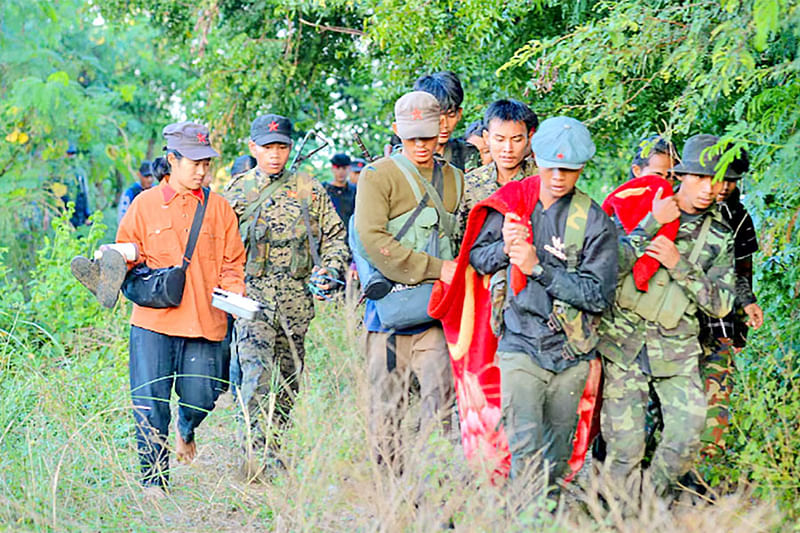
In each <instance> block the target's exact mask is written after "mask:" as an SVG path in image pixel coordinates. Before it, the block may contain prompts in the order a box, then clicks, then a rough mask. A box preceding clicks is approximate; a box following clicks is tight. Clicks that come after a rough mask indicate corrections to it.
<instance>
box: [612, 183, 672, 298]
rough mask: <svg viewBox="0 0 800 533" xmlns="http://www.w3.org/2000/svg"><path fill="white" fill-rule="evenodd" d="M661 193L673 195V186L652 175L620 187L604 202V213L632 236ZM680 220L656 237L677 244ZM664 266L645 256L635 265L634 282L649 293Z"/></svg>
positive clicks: (670, 224)
mask: <svg viewBox="0 0 800 533" xmlns="http://www.w3.org/2000/svg"><path fill="white" fill-rule="evenodd" d="M658 190H661V191H662V193H661V196H662V197H663V198H667V197H669V196H672V194H673V193H672V185H670V183H669V182H668V181H667V180H665V179H664V178H662V177H661V176H656V175H649V176H641V177H638V178H633V179H632V180H630V181H627V182H625V183H623V184H622V185H620V186H619V187H617V188H616V190H615V191H614V192H612V193H611V194H609V195H608V197H607V198H606V199H605V201H604V202H603V211H605V212H606V213H608V215H609V216H610V215H617V218H618V219H619V221H620V222H621V223H622V227H623V228H625V232H626V233H630V232H631V231H633V230H634V228H636V226H637V225H638V224H639V222H641V220H642V219H643V218H644V217H645V216H646V215H647V213H649V212H650V211H651V210H652V208H653V197H654V196H655V195H656V191H658ZM680 225H681V222H680V220H675V221H673V222H670V223H669V224H666V225H664V226H662V227H661V229H660V230H658V233H657V234H656V235H663V236H665V237H667V238H668V239H669V240H671V241H674V240H675V236H676V235H678V227H679V226H680ZM660 266H661V263H659V262H658V260H657V259H655V258H653V257H650V256H649V255H643V256H642V257H640V258H639V259H637V260H636V263H635V264H634V265H633V281H634V283H635V284H636V288H637V289H639V290H640V291H647V287H648V283H649V281H650V278H652V277H653V275H654V274H655V273H656V271H657V270H658V268H659V267H660Z"/></svg>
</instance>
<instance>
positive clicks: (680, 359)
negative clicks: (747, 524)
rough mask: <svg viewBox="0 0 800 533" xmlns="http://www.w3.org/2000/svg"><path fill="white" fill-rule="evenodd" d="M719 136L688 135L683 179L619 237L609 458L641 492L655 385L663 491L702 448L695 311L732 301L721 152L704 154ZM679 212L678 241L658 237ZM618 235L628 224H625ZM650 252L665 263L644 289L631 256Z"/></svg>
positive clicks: (606, 350)
mask: <svg viewBox="0 0 800 533" xmlns="http://www.w3.org/2000/svg"><path fill="white" fill-rule="evenodd" d="M717 140H718V139H717V137H714V136H711V135H697V136H694V137H692V138H690V139H689V140H688V141H687V142H686V146H685V147H684V151H683V160H682V163H681V164H679V165H678V166H676V167H675V168H674V169H673V171H674V173H675V174H676V175H677V177H678V179H679V180H680V181H681V186H680V189H679V191H678V192H677V193H676V194H675V196H672V197H669V198H661V195H660V194H658V193H657V194H656V196H655V198H654V200H653V208H652V212H651V213H650V214H648V215H647V216H646V217H645V218H644V219H642V221H641V222H640V223H639V225H638V226H637V227H636V228H635V229H634V230H633V231H632V232H631V233H630V234H629V235H627V236H624V237H622V238H621V239H620V272H621V276H620V281H619V283H618V287H617V295H616V300H615V303H614V305H613V306H612V307H611V309H610V310H609V312H608V313H606V315H604V317H603V322H602V324H601V340H600V342H599V344H598V347H597V349H598V351H599V352H600V353H601V354H602V355H603V366H604V371H605V384H604V388H603V408H602V417H601V421H602V422H601V423H602V431H603V436H604V437H605V439H606V441H607V452H608V455H607V458H606V463H605V464H606V467H607V468H608V470H609V472H610V473H611V474H612V475H613V476H615V477H619V478H621V479H622V480H625V481H626V482H628V483H629V485H628V487H627V488H628V490H627V493H628V494H637V493H638V492H637V491H638V486H639V480H640V472H639V470H638V469H639V467H640V464H641V461H642V458H643V456H644V451H645V411H646V408H647V402H648V389H649V387H652V388H653V389H654V390H655V393H656V394H657V396H658V399H659V400H660V404H661V412H662V417H663V420H664V429H663V433H662V437H661V441H660V442H659V444H658V446H657V448H656V451H655V453H654V455H653V458H652V462H651V466H650V472H651V476H652V481H653V484H654V487H655V488H656V490H657V492H658V493H659V494H661V495H666V494H667V493H668V491H669V489H670V487H671V486H672V484H673V483H674V482H675V481H676V480H677V479H678V478H679V477H680V476H681V475H683V474H684V473H686V472H687V471H688V470H689V468H691V465H692V462H693V460H694V458H695V457H696V454H697V450H698V449H699V444H700V434H701V432H702V430H703V427H704V424H705V417H706V398H705V393H704V390H703V382H702V380H701V377H700V373H699V369H698V361H699V357H700V354H701V348H700V344H699V341H698V337H697V335H698V332H699V325H698V320H697V316H696V313H697V310H698V309H699V310H701V311H702V312H704V313H706V314H708V315H709V316H714V317H724V316H725V315H727V314H728V313H729V312H730V311H731V309H732V306H733V299H734V292H733V286H734V273H733V239H732V235H731V230H730V228H729V226H728V225H727V224H726V223H725V221H724V219H723V218H722V216H721V215H720V213H719V211H718V210H717V209H716V208H715V204H716V197H717V194H719V192H720V190H721V189H722V183H721V182H718V183H713V175H714V167H715V166H716V165H717V163H718V161H719V156H715V157H708V156H705V157H701V153H702V151H703V150H704V149H706V148H708V147H709V146H713V145H714V144H716V142H717ZM678 218H679V219H680V226H679V230H678V234H677V236H676V238H675V241H674V242H672V241H670V240H669V239H667V238H666V237H664V236H658V237H655V238H654V236H655V235H656V232H657V231H658V230H659V228H660V227H661V226H662V225H664V224H668V223H670V222H672V221H673V220H676V219H678ZM619 231H620V234H621V235H624V231H623V230H622V229H621V227H620V228H619ZM643 254H647V255H649V256H651V257H654V258H655V259H657V260H658V261H659V262H660V263H661V265H662V268H660V269H659V270H658V271H657V272H656V274H655V275H654V276H653V278H652V279H650V281H649V289H648V291H647V292H643V291H639V290H638V289H637V288H636V286H635V285H634V282H633V275H632V272H631V270H632V267H633V263H634V262H635V260H636V259H637V258H638V257H640V256H642V255H643Z"/></svg>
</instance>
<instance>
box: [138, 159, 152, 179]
mask: <svg viewBox="0 0 800 533" xmlns="http://www.w3.org/2000/svg"><path fill="white" fill-rule="evenodd" d="M139 174H141V175H142V176H152V175H153V165H152V163H150V161H148V160H147V159H145V160H144V161H142V164H141V165H139Z"/></svg>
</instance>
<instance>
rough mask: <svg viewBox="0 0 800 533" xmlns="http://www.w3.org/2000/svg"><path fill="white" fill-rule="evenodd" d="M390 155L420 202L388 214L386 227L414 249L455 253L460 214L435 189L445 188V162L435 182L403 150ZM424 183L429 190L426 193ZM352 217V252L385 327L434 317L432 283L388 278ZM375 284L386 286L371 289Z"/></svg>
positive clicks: (458, 189)
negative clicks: (406, 282) (371, 258)
mask: <svg viewBox="0 0 800 533" xmlns="http://www.w3.org/2000/svg"><path fill="white" fill-rule="evenodd" d="M392 160H393V161H394V163H395V164H396V165H397V167H398V168H399V169H400V171H401V172H402V173H403V175H404V177H405V178H406V180H407V181H408V184H409V186H410V187H411V190H412V191H413V193H414V197H415V198H416V200H417V202H418V203H417V207H416V208H415V209H414V210H412V211H410V212H408V213H405V214H403V215H400V216H399V217H396V218H394V219H392V220H390V221H389V222H388V224H387V230H389V231H390V232H391V233H392V234H393V235H394V238H395V239H396V240H397V241H399V242H401V243H403V245H405V246H408V247H409V248H411V249H413V250H415V251H418V252H425V253H427V254H430V255H432V256H435V257H439V258H442V259H453V250H454V245H455V243H454V242H453V240H454V234H455V231H456V223H457V219H456V217H455V215H453V214H452V213H449V212H448V211H447V210H446V209H445V207H444V204H443V202H442V198H441V193H440V192H439V190H437V189H440V188H442V189H443V178H442V172H441V166H440V165H439V164H438V163H436V164H435V166H434V180H433V181H434V184H431V183H429V182H428V181H427V180H425V179H424V178H422V176H420V175H419V171H418V170H417V169H416V167H415V166H414V165H413V164H412V163H411V162H410V161H409V160H408V159H407V158H406V157H405V156H403V155H402V154H395V155H393V156H392ZM415 174H416V177H415ZM458 177H459V176H456V178H457V179H456V194H457V197H458V198H459V200H460V198H461V181H460V179H458ZM420 184H421V185H422V188H420ZM422 189H424V190H425V193H424V194H423V193H422ZM428 199H431V200H433V203H434V205H435V207H427V204H428ZM354 219H355V217H353V218H351V223H350V234H349V241H350V245H351V250H352V252H353V258H354V260H355V263H356V268H357V269H358V274H359V278H360V279H362V280H365V283H366V285H365V289H364V290H365V295H367V297H368V298H370V299H373V300H375V307H376V310H377V312H378V318H379V319H380V321H381V325H382V326H383V327H384V328H387V329H396V330H400V329H406V328H410V327H414V326H419V325H422V324H426V323H429V322H432V321H433V319H432V318H431V317H430V315H428V301H429V300H430V295H431V292H432V290H433V283H432V282H428V283H420V284H417V285H412V286H408V285H402V284H398V283H394V282H392V281H391V280H386V278H385V277H384V276H383V275H382V274H381V273H380V271H378V270H377V269H376V268H375V267H374V266H373V265H372V264H370V262H369V260H368V259H367V257H366V253H365V252H364V248H363V245H362V244H361V242H360V239H359V237H358V234H357V231H356V229H355V224H354ZM440 227H441V229H442V232H443V233H444V236H443V237H440V235H439V228H440ZM381 280H385V282H382V281H381ZM376 287H380V288H381V289H384V290H380V291H379V290H372V289H373V288H376ZM386 290H388V293H387V292H386Z"/></svg>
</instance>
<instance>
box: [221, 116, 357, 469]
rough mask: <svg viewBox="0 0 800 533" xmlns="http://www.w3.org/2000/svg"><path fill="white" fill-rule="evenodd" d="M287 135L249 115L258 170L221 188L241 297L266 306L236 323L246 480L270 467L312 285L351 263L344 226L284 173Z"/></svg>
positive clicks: (269, 120)
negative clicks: (234, 223)
mask: <svg viewBox="0 0 800 533" xmlns="http://www.w3.org/2000/svg"><path fill="white" fill-rule="evenodd" d="M291 133H292V124H291V122H290V121H289V120H288V119H286V118H284V117H281V116H279V115H264V116H260V117H258V118H256V119H255V120H254V121H253V124H252V126H251V128H250V137H251V140H250V142H249V146H250V151H251V153H252V155H253V157H255V158H256V161H257V166H256V168H254V169H252V170H250V171H249V172H247V173H245V174H243V175H242V176H240V177H239V178H238V179H235V180H233V181H232V182H231V183H230V184H229V185H228V187H227V189H226V192H225V197H226V198H227V199H228V201H229V202H230V204H231V206H232V207H233V209H234V211H235V212H236V214H237V215H238V217H239V229H240V232H241V235H242V239H243V240H244V242H245V246H246V248H247V264H246V269H245V274H246V278H245V281H246V286H247V295H248V296H249V297H251V298H253V299H255V300H257V301H259V302H261V303H262V304H264V305H265V306H266V309H265V310H264V312H263V314H262V315H261V316H260V317H259V318H257V319H254V320H246V319H237V320H236V325H235V341H234V346H235V353H234V357H238V361H239V365H240V366H241V372H242V385H241V389H240V395H241V402H242V405H243V406H244V407H245V408H244V409H243V414H244V418H245V423H244V427H245V434H244V436H243V446H244V448H245V452H246V460H245V464H244V473H245V475H246V476H247V477H248V479H249V480H253V479H255V478H257V477H260V476H261V474H262V472H263V470H264V468H265V466H269V463H271V462H274V452H275V451H276V450H277V449H278V447H279V445H280V442H279V438H278V437H279V435H280V433H281V429H283V428H284V427H285V426H286V424H287V422H288V420H289V414H290V412H291V409H292V406H293V403H294V398H295V396H296V394H297V392H298V389H299V384H300V376H301V373H302V371H303V364H304V358H305V348H304V344H303V343H304V340H305V335H306V331H307V330H308V325H309V323H310V322H311V319H312V318H313V317H314V303H313V295H312V292H311V290H310V285H309V283H310V282H311V283H312V284H316V286H317V288H319V289H323V290H324V289H328V288H330V285H331V283H330V282H329V281H326V278H327V279H328V280H330V279H337V280H338V279H339V278H340V277H341V274H342V273H343V272H344V268H345V267H346V265H347V264H348V260H349V252H348V250H347V247H346V245H345V241H344V236H345V231H344V226H343V225H342V221H341V219H340V218H339V215H337V214H336V210H335V209H334V207H333V204H332V203H331V201H330V199H329V198H328V194H327V193H326V192H325V189H324V188H323V187H322V185H321V184H320V183H318V182H317V181H316V180H313V179H311V178H309V177H306V176H304V175H302V174H296V173H294V172H292V171H291V170H290V169H287V168H286V163H287V161H288V159H289V153H290V152H291V146H292V140H291ZM312 273H313V274H315V275H314V276H313V277H312ZM259 453H263V456H259V455H258V454H259Z"/></svg>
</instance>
